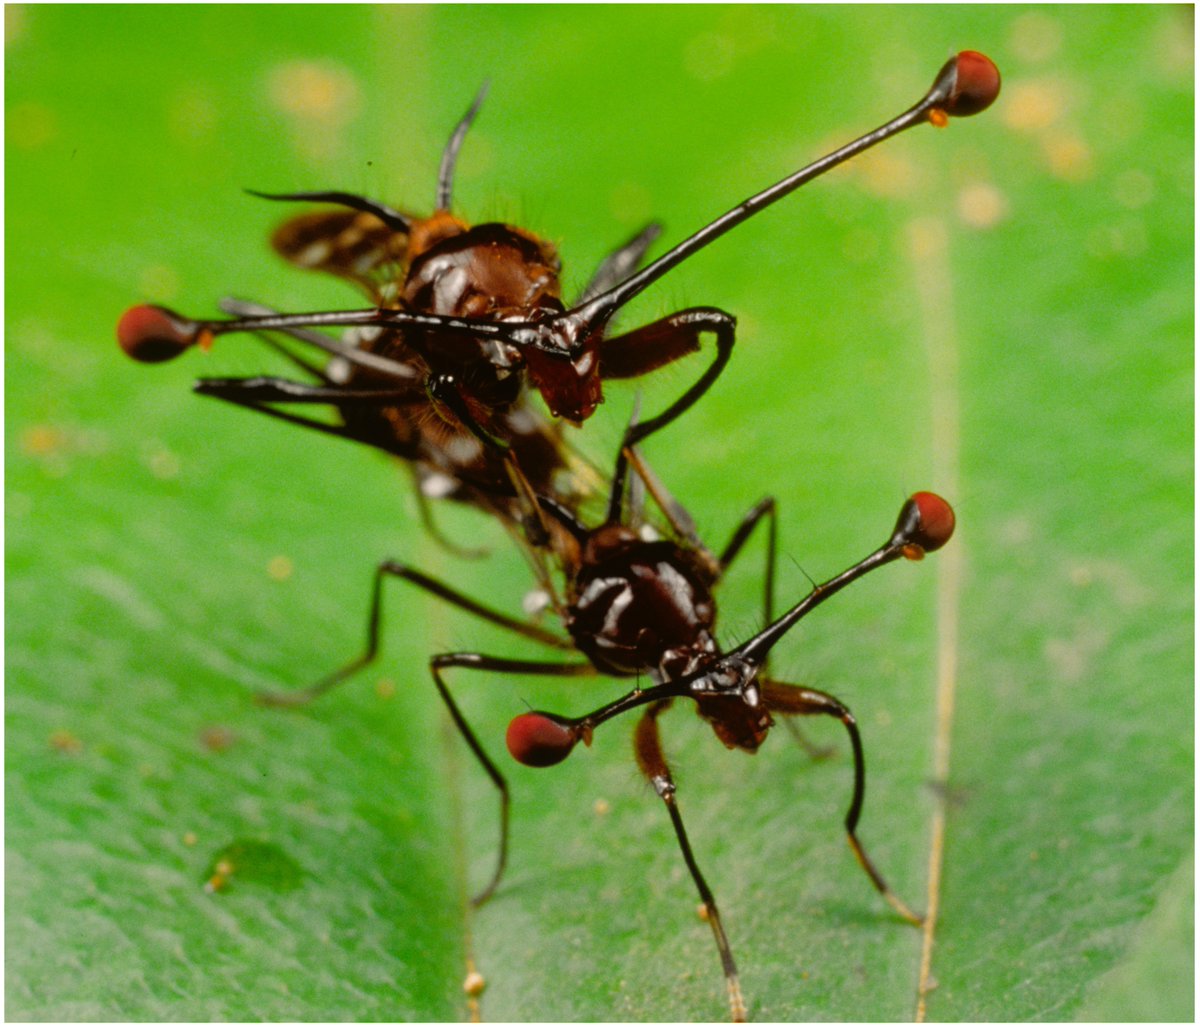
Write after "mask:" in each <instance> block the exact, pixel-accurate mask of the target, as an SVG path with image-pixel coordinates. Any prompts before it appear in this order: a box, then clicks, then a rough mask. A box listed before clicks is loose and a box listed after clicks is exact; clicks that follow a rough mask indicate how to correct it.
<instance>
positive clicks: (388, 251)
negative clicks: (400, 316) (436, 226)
mask: <svg viewBox="0 0 1200 1027" xmlns="http://www.w3.org/2000/svg"><path fill="white" fill-rule="evenodd" d="M271 245H272V246H273V247H274V249H275V252H276V253H278V254H279V255H280V256H281V257H283V259H284V260H286V261H288V262H289V263H291V264H295V265H296V266H297V267H302V268H307V269H309V270H312V271H324V272H325V273H326V274H331V275H336V276H337V277H339V278H344V279H346V280H348V281H350V282H352V283H354V284H355V285H357V286H358V287H359V288H360V289H362V290H363V291H364V292H365V293H366V294H367V296H368V298H369V299H371V300H372V301H373V302H376V303H380V304H386V303H388V301H389V300H391V299H393V298H394V293H395V290H396V288H397V284H398V283H399V282H400V281H402V277H403V273H404V265H405V255H406V253H407V251H408V233H406V232H401V231H399V230H397V229H396V228H395V227H393V226H391V225H387V224H385V223H384V222H383V221H381V220H380V219H379V218H377V217H376V216H375V215H374V214H371V213H369V212H367V211H359V210H329V211H316V212H314V213H312V214H301V215H299V216H298V217H294V218H290V219H289V220H287V221H285V222H284V223H283V224H282V225H280V226H279V227H278V228H277V229H276V230H275V232H274V234H273V235H272V236H271Z"/></svg>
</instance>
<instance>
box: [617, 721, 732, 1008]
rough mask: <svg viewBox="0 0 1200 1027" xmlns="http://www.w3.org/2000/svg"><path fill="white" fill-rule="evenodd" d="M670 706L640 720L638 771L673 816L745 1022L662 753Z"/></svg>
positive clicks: (717, 918)
mask: <svg viewBox="0 0 1200 1027" xmlns="http://www.w3.org/2000/svg"><path fill="white" fill-rule="evenodd" d="M668 706H670V700H669V699H668V700H666V701H665V702H657V703H654V704H653V705H652V706H650V707H648V708H647V710H646V712H645V713H644V714H643V715H642V719H641V720H639V721H638V726H637V730H636V731H635V732H634V738H633V745H634V751H635V753H636V754H637V762H638V768H639V769H640V770H641V772H642V774H644V775H645V777H646V779H647V780H648V781H649V782H650V784H651V785H653V786H654V791H655V792H656V793H657V795H658V797H659V798H660V799H662V801H663V803H664V804H665V805H666V807H667V813H668V815H669V816H670V817H671V826H672V827H673V828H675V837H676V838H677V839H678V841H679V850H680V852H682V853H683V861H684V863H686V864H687V868H688V872H689V873H690V874H691V875H692V880H693V881H694V882H695V885H696V890H697V891H698V892H699V893H700V901H701V902H703V903H704V915H705V919H707V920H708V925H709V926H710V927H711V928H712V932H713V937H714V938H715V940H716V943H717V952H718V953H719V954H720V956H721V969H722V970H723V971H724V972H725V988H726V991H727V992H728V995H729V1012H730V1017H731V1018H732V1019H733V1021H734V1022H735V1023H743V1022H745V1019H746V1003H745V1001H744V1000H743V998H742V985H741V982H740V980H739V979H738V970H737V964H736V963H735V962H734V959H733V950H732V949H731V948H730V947H729V939H728V937H726V935H725V928H724V927H723V926H722V925H721V914H720V913H719V912H718V911H717V900H716V899H715V898H713V893H712V889H710V888H709V886H708V882H707V881H705V880H704V875H703V874H702V873H701V872H700V867H699V865H698V864H697V863H696V857H695V856H694V855H693V854H692V846H691V843H690V842H689V841H688V836H687V832H686V831H685V830H684V828H683V817H682V816H681V815H680V813H679V804H678V803H677V802H676V800H675V780H674V778H672V776H671V768H670V767H669V766H668V765H667V758H666V756H665V755H664V754H663V749H662V740H661V739H660V738H659V733H658V715H659V714H660V713H662V712H663V711H664V710H665V709H667V708H668Z"/></svg>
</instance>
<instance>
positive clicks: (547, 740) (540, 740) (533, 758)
mask: <svg viewBox="0 0 1200 1027" xmlns="http://www.w3.org/2000/svg"><path fill="white" fill-rule="evenodd" d="M505 741H506V742H507V743H508V751H509V752H510V753H511V754H512V758H513V759H514V760H516V761H517V762H518V763H524V764H525V766H527V767H552V766H554V764H556V763H561V762H562V761H563V760H565V759H566V758H567V757H568V756H569V755H570V754H571V750H572V749H574V748H575V743H576V742H578V741H579V731H578V729H577V728H576V727H575V725H574V724H573V723H572V722H571V721H569V720H563V719H562V718H560V717H556V716H554V715H553V714H551V713H536V712H534V713H522V714H521V715H520V716H519V717H514V718H513V719H512V722H511V723H510V724H509V725H508V733H507V734H506V735H505Z"/></svg>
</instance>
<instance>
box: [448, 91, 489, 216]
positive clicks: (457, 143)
mask: <svg viewBox="0 0 1200 1027" xmlns="http://www.w3.org/2000/svg"><path fill="white" fill-rule="evenodd" d="M490 84H491V83H490V82H489V81H488V80H487V79H484V80H483V85H482V86H480V87H479V92H478V93H476V94H475V99H474V100H472V101H471V106H470V107H469V108H468V109H467V113H466V114H464V115H463V117H462V121H460V122H459V123H458V124H457V125H455V126H454V133H453V134H452V135H451V136H450V141H449V142H447V143H446V149H445V150H443V151H442V164H441V167H439V168H438V187H437V203H436V204H435V206H434V209H435V210H449V209H450V194H451V192H452V191H453V188H454V165H455V164H457V163H458V151H459V150H461V149H462V144H463V140H464V139H465V138H466V137H467V130H468V129H469V128H470V127H471V123H472V122H473V121H474V120H475V115H476V114H478V113H479V108H480V107H482V106H483V98H484V97H485V96H487V91H488V86H489V85H490Z"/></svg>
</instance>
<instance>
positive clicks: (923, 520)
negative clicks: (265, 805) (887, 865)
mask: <svg viewBox="0 0 1200 1027" xmlns="http://www.w3.org/2000/svg"><path fill="white" fill-rule="evenodd" d="M628 456H630V457H631V458H632V459H633V461H634V464H635V467H636V469H637V473H638V475H639V478H640V480H644V481H645V483H646V484H647V485H648V486H649V488H650V491H651V493H652V494H653V495H654V496H655V497H656V498H657V499H658V500H659V505H660V506H661V507H662V509H663V510H664V512H665V513H666V515H667V517H668V520H669V521H670V522H671V525H672V528H673V531H674V533H675V537H672V538H647V533H646V531H645V523H644V522H643V521H642V520H641V517H640V513H639V512H634V513H632V514H631V515H629V516H627V517H625V518H623V519H622V520H621V521H607V522H606V523H604V524H602V525H600V526H599V527H597V528H594V529H588V528H587V527H585V526H584V525H583V524H581V523H580V522H579V521H578V520H577V518H576V517H575V515H574V514H573V513H572V512H571V511H570V510H569V509H567V508H566V507H564V506H562V505H560V504H558V503H556V502H555V501H554V500H552V499H549V498H547V497H542V499H541V503H542V505H543V508H544V509H545V510H546V512H547V514H548V515H549V516H550V517H551V518H552V519H553V520H554V521H556V522H557V523H558V524H560V525H561V526H562V527H563V528H564V529H565V531H566V532H567V533H568V535H569V536H570V537H571V538H572V539H573V540H574V543H575V545H574V546H573V547H570V549H569V550H568V548H567V547H562V548H560V550H559V552H560V554H561V553H563V552H565V551H570V552H571V553H572V554H573V556H572V562H571V564H570V566H567V567H565V568H564V570H565V573H566V578H567V580H566V605H565V609H563V610H562V618H563V627H564V628H565V629H566V632H567V636H568V637H567V638H563V637H562V636H560V635H558V634H556V633H554V632H552V631H549V630H547V629H546V628H544V627H542V626H540V625H536V624H532V623H528V622H524V621H520V620H517V619H514V618H512V617H509V616H508V615H507V614H504V613H502V612H500V611H498V610H495V609H493V608H492V607H490V606H487V605H485V604H484V603H481V602H478V601H477V600H475V599H472V598H470V597H468V596H466V595H464V594H462V593H461V592H458V591H457V590H455V589H453V588H451V587H449V586H447V585H445V584H444V583H442V582H439V581H437V580H435V579H433V578H431V577H429V576H428V575H426V574H424V573H422V572H420V571H418V570H416V569H415V568H412V567H409V566H407V565H405V564H400V563H395V562H392V561H387V562H385V563H383V564H380V566H379V568H378V570H377V572H376V575H375V581H374V587H373V590H372V596H371V605H370V616H369V618H368V625H369V626H368V633H367V644H366V648H365V650H364V652H363V654H362V655H361V656H360V657H358V658H357V659H355V660H353V661H352V662H350V663H349V664H347V665H345V666H344V667H342V668H340V669H339V670H337V671H335V672H334V673H332V674H330V675H328V676H327V677H325V678H324V679H322V680H321V681H319V682H317V684H315V685H314V686H312V687H310V688H308V689H306V690H303V691H298V692H292V693H285V694H280V695H272V696H269V697H267V699H268V701H270V702H272V703H276V704H279V705H293V704H297V703H302V702H307V701H310V700H311V699H314V698H316V697H317V696H318V695H320V694H322V693H324V692H325V691H327V690H329V689H330V688H332V687H333V686H334V685H336V684H338V683H339V682H341V681H343V680H345V679H346V678H347V677H349V676H350V675H351V674H352V673H354V672H355V671H358V670H359V669H361V668H362V667H364V666H365V665H367V664H368V663H370V662H371V661H373V660H374V659H375V657H376V656H377V654H378V650H379V639H380V631H381V627H382V609H383V607H382V602H383V583H384V580H385V579H386V578H387V577H397V578H400V579H401V580H404V581H407V582H409V583H410V584H413V585H416V586H418V587H419V588H421V589H423V590H425V591H427V592H430V593H432V594H434V595H436V596H438V597H439V598H441V599H443V600H446V601H447V602H449V603H450V604H452V605H454V606H456V607H458V608H460V609H462V610H465V611H467V612H469V613H472V614H474V615H475V616H478V617H481V618H483V619H484V620H487V621H489V622H491V623H492V624H495V625H498V626H500V627H502V628H506V629H508V630H510V631H512V632H513V633H515V634H517V635H520V636H522V637H523V638H526V639H529V640H532V641H535V642H538V643H541V644H543V645H548V646H552V647H554V648H556V649H560V650H574V651H575V652H577V653H578V654H580V655H582V656H584V657H586V662H581V661H579V660H577V659H576V660H550V661H543V660H527V659H511V658H507V657H497V656H489V655H485V654H482V653H469V652H465V653H464V652H458V653H443V654H440V655H437V656H434V657H432V658H431V660H430V663H429V667H430V672H431V674H432V677H433V681H434V685H435V686H436V688H437V691H438V694H439V695H440V696H441V698H442V701H443V702H444V703H445V704H446V707H447V710H448V711H449V713H450V716H451V718H452V719H453V721H454V723H455V725H456V726H457V728H458V730H459V732H460V733H461V734H462V736H463V738H464V740H465V741H466V743H467V745H468V746H469V747H470V749H471V751H472V752H473V753H474V754H475V757H476V758H477V759H478V760H479V762H480V764H481V765H482V767H483V768H484V770H485V771H486V772H487V774H488V776H489V777H490V778H491V780H492V782H493V783H494V784H495V786H496V788H497V789H498V791H499V793H500V848H499V855H498V858H497V861H496V867H495V871H494V872H493V874H492V877H491V879H490V881H489V882H488V884H487V886H486V887H485V888H484V889H483V890H482V891H481V892H480V893H479V894H478V895H477V896H476V897H475V899H474V903H475V904H476V905H479V904H481V903H483V902H484V901H486V900H487V899H488V898H489V897H490V896H491V895H492V893H493V892H494V891H495V889H496V887H497V885H498V884H499V882H500V879H501V876H502V874H503V872H504V867H505V865H506V862H507V854H508V831H509V829H508V822H509V791H508V784H507V781H506V779H505V776H504V774H503V773H502V772H501V771H500V769H499V767H498V766H497V765H496V763H495V762H494V761H493V760H492V758H491V757H490V756H489V755H488V753H487V751H486V749H485V748H484V746H483V745H482V743H481V742H480V741H479V739H478V737H477V736H476V734H475V732H474V730H473V729H472V727H471V726H470V725H469V724H468V722H467V720H466V718H465V717H464V716H463V714H462V712H461V710H460V708H459V706H458V704H457V702H456V701H455V699H454V697H453V695H452V694H451V691H450V688H449V685H448V684H447V681H446V674H447V672H448V671H450V670H451V669H466V668H470V669H474V670H483V671H491V672H495V673H503V674H513V675H521V676H573V677H576V676H594V675H596V674H603V675H606V676H609V677H618V678H635V679H637V680H638V682H639V683H638V685H637V686H636V687H635V688H634V689H633V690H632V691H630V692H629V693H628V694H626V695H624V696H622V697H621V698H619V699H617V700H616V701H614V702H610V703H607V704H605V705H604V706H601V707H600V708H599V709H597V710H594V711H592V712H591V713H589V714H586V715H585V716H582V717H573V718H568V717H560V716H557V715H555V714H550V713H545V712H528V713H523V714H521V715H520V716H518V717H516V718H515V719H514V720H513V721H512V722H511V723H510V725H509V727H508V732H507V745H508V750H509V752H510V754H511V755H512V756H513V758H514V759H516V760H518V761H519V762H521V763H524V764H526V765H528V766H534V767H548V766H552V765H554V764H557V763H560V762H561V761H562V760H564V759H565V758H566V757H567V756H568V755H569V754H570V752H571V751H572V750H573V749H574V747H575V746H576V744H577V743H578V742H580V741H582V742H584V743H585V745H590V744H591V742H592V738H593V733H594V732H595V730H596V729H597V728H598V727H599V726H600V725H601V724H603V723H604V722H605V721H607V720H610V719H611V718H613V717H615V716H617V715H618V714H620V713H624V712H626V711H628V710H631V709H635V708H637V707H644V712H643V714H642V718H641V720H640V721H639V722H638V725H637V729H636V731H635V736H634V747H635V753H636V757H637V762H638V766H639V768H640V769H641V771H642V773H643V774H644V775H645V776H646V778H647V779H648V780H649V781H650V783H651V784H652V786H653V787H654V789H655V792H656V793H657V794H658V796H659V797H660V798H661V799H662V800H663V802H664V803H665V805H666V807H667V811H668V814H669V815H670V818H671V823H672V825H673V827H674V830H675V833H676V837H677V838H678V841H679V846H680V849H681V851H682V853H683V857H684V860H685V862H686V864H687V867H688V870H689V872H690V873H691V875H692V879H693V881H694V882H695V884H696V888H697V889H698V891H699V893H700V898H701V901H702V902H703V903H704V909H705V913H706V918H707V920H708V922H709V924H710V926H711V927H712V930H713V934H714V937H715V939H716V943H717V948H718V951H719V953H720V958H721V964H722V968H723V970H724V974H725V978H726V984H727V990H728V995H729V1003H730V1012H731V1015H732V1017H733V1019H734V1020H739V1021H740V1020H744V1019H745V1013H746V1009H745V1003H744V1000H743V998H742V993H741V985H740V983H739V979H738V972H737V965H736V963H735V961H734V957H733V952H732V949H731V948H730V945H729V940H728V938H727V936H726V934H725V929H724V927H723V926H722V923H721V917H720V913H719V912H718V909H717V905H716V900H715V899H714V897H713V893H712V891H711V889H710V888H709V886H708V884H707V882H706V881H705V879H704V876H703V874H702V873H701V871H700V868H699V866H698V864H697V862H696V858H695V856H694V854H693V852H692V848H691V845H690V843H689V841H688V837H687V833H686V831H685V830H684V826H683V820H682V817H681V815H680V812H679V807H678V803H677V799H676V786H675V782H674V779H673V777H672V775H671V771H670V768H669V766H668V764H667V760H666V757H665V756H664V754H663V748H662V744H661V742H660V739H659V728H658V718H659V716H660V715H661V714H662V713H663V712H665V711H666V710H667V708H668V707H669V706H670V705H671V704H672V703H673V702H674V700H676V699H690V700H692V701H693V702H695V704H696V710H697V712H698V713H699V715H700V716H701V717H703V718H704V719H705V720H706V721H708V723H709V724H710V725H711V727H712V729H713V732H714V733H715V734H716V736H717V738H718V739H719V740H720V742H721V743H722V744H723V745H725V746H726V747H727V748H730V749H740V750H742V751H744V752H747V753H751V754H753V753H755V752H757V751H758V749H759V747H760V746H761V745H762V744H763V742H764V741H765V740H766V737H767V734H768V732H769V731H770V729H771V727H772V726H773V725H774V723H775V718H776V717H777V716H783V717H794V716H814V715H825V716H832V717H835V718H837V719H838V720H840V721H841V722H842V723H843V724H844V725H845V727H846V730H847V732H848V734H849V737H850V742H851V747H852V750H853V753H854V790H853V795H852V798H851V801H850V807H849V810H848V812H847V814H846V831H847V835H848V838H849V841H850V845H851V848H852V849H853V851H854V854H855V856H856V857H857V859H858V861H859V863H860V864H861V866H862V867H863V869H864V870H865V871H866V873H867V874H868V875H869V876H870V878H871V881H872V883H873V884H874V885H875V887H876V888H877V889H878V890H879V891H880V892H881V893H882V894H883V896H884V897H885V898H886V899H887V901H888V902H889V903H891V905H892V906H893V907H894V908H895V909H896V910H897V911H898V912H899V913H900V915H901V916H903V917H904V918H905V919H907V920H909V921H910V922H912V923H916V924H919V923H921V919H920V917H919V916H917V915H916V914H915V913H913V912H912V911H911V910H910V909H909V907H908V906H907V905H905V904H904V903H903V902H902V901H901V900H900V899H899V898H898V897H897V896H896V894H895V893H894V892H893V891H892V890H891V889H890V888H889V887H888V885H887V883H886V882H885V880H884V878H883V876H882V875H881V874H880V873H879V871H878V870H876V868H875V866H874V864H873V863H872V862H871V860H870V858H869V857H868V855H867V853H866V851H865V850H864V849H863V847H862V844H861V843H860V841H859V839H858V834H857V826H858V820H859V816H860V813H861V810H862V804H863V796H864V789H865V770H864V762H863V750H862V742H861V739H860V736H859V732H858V726H857V724H856V722H855V720H854V717H853V715H852V714H851V713H850V711H849V709H847V708H846V706H845V705H844V704H843V703H841V702H840V701H839V700H838V699H837V698H835V697H834V696H832V695H829V694H827V693H825V692H821V691H818V690H816V689H813V688H805V687H800V686H796V685H789V684H784V683H782V682H778V681H775V680H773V679H772V678H771V677H770V676H769V674H768V671H767V661H768V657H769V654H770V652H771V649H772V648H773V647H774V646H775V645H776V643H778V642H779V641H780V640H781V639H782V638H783V637H784V635H786V634H787V633H788V632H789V631H790V630H791V629H792V627H794V626H795V625H796V624H797V623H798V622H799V621H800V619H801V618H803V617H804V616H806V615H807V614H808V613H809V612H811V611H812V610H813V609H815V608H816V607H817V606H818V605H820V604H821V603H822V602H824V601H825V600H826V599H828V598H829V597H830V596H832V595H833V594H834V593H836V592H838V591H840V590H841V589H842V588H844V587H845V586H846V585H848V584H850V583H851V582H852V581H854V580H856V579H857V578H860V577H862V576H863V575H864V574H866V573H868V572H869V571H872V570H875V569H876V568H878V567H881V566H883V565H884V564H887V563H891V562H893V561H894V560H897V559H899V558H901V557H905V558H908V559H910V560H919V559H921V558H922V557H923V556H924V555H925V554H926V553H928V552H933V551H934V550H936V549H940V548H941V547H942V546H943V545H945V543H946V542H947V541H949V539H950V537H951V535H952V534H953V531H954V513H953V511H952V510H951V508H950V505H949V504H948V503H947V502H946V501H945V500H944V499H942V498H940V497H939V496H937V495H934V494H933V493H930V492H919V493H916V494H915V495H914V496H912V497H911V498H910V499H909V500H908V501H907V502H906V503H905V504H904V507H903V509H902V510H901V512H900V516H899V518H898V519H897V522H896V525H895V528H894V529H893V531H892V534H891V536H890V538H889V539H888V541H887V542H886V543H885V544H884V545H883V546H881V547H879V548H878V549H877V550H876V551H875V552H873V553H872V554H871V555H870V556H868V557H867V558H866V559H864V560H861V561H859V562H858V563H856V564H854V565H853V566H852V567H850V568H849V569H848V570H846V571H844V572H842V573H841V574H839V575H837V576H836V577H834V578H831V579H830V580H828V581H826V582H824V583H822V584H820V585H817V586H815V587H814V588H813V589H812V591H811V592H810V593H809V594H808V595H807V596H805V598H804V599H803V600H801V601H800V602H799V603H797V604H796V605H795V606H793V607H792V608H791V609H790V610H789V611H788V612H787V613H785V614H784V615H783V616H781V617H779V618H774V617H773V616H772V593H773V580H774V563H775V516H774V515H775V502H774V500H773V499H766V500H763V501H762V502H760V503H758V504H757V505H756V506H755V507H754V508H753V509H752V510H751V511H750V512H749V513H748V514H747V515H746V516H745V517H744V518H743V520H742V522H741V524H740V525H739V526H738V528H737V530H736V531H735V532H734V533H733V536H732V537H731V538H730V540H729V542H728V543H727V544H726V546H725V547H724V548H723V549H722V550H721V551H720V553H719V554H717V553H714V552H712V551H710V550H709V549H708V548H706V547H705V546H704V545H703V544H702V543H701V542H700V541H699V540H698V539H697V538H696V536H695V532H694V529H693V528H692V525H691V521H690V518H689V517H688V516H687V514H686V511H684V510H683V509H682V508H681V507H680V506H679V505H678V504H677V503H675V502H674V501H673V500H672V499H671V498H670V497H669V496H668V495H667V494H666V492H665V490H664V489H663V488H662V486H661V485H660V484H659V483H658V482H657V479H655V478H654V477H653V475H652V474H651V472H650V471H649V469H648V468H646V467H645V465H644V464H642V463H641V461H640V458H639V457H638V456H637V454H636V452H635V451H631V452H630V454H628ZM635 480H638V479H635ZM609 505H610V508H616V509H621V508H622V503H621V500H620V497H611V498H610V504H609ZM764 518H767V519H768V529H769V531H768V545H767V553H768V559H767V573H766V587H765V590H764V611H765V616H764V621H765V623H766V624H767V626H766V627H765V628H764V629H763V630H762V631H760V632H759V633H758V634H756V635H755V636H754V637H753V638H751V639H749V640H748V641H746V642H744V643H742V644H741V645H739V646H737V647H736V648H734V649H733V650H731V651H729V652H722V651H721V649H720V647H719V646H718V645H717V642H716V639H715V636H714V629H715V625H716V616H717V609H716V602H715V599H714V596H713V590H714V588H715V586H716V585H717V584H718V582H719V581H720V579H721V578H722V577H723V576H724V574H725V572H726V571H727V570H728V568H729V567H730V565H731V564H732V563H733V561H734V559H735V558H736V557H737V555H738V554H739V553H740V552H741V550H742V548H743V547H744V545H745V543H746V541H747V540H748V539H749V537H750V534H751V533H752V532H753V530H754V529H755V527H756V526H757V525H758V524H759V522H760V521H762V520H763V519H764Z"/></svg>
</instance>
